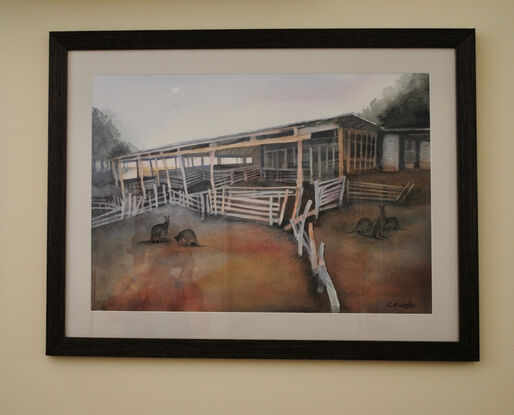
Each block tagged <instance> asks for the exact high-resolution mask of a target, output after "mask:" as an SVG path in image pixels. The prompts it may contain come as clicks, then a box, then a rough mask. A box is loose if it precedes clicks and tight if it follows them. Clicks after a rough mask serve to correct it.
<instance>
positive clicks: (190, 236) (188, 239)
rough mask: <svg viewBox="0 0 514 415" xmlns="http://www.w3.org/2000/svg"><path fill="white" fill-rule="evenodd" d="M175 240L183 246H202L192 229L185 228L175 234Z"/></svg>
mask: <svg viewBox="0 0 514 415" xmlns="http://www.w3.org/2000/svg"><path fill="white" fill-rule="evenodd" d="M175 240H176V241H177V242H178V243H179V244H180V245H182V246H200V245H198V240H197V239H196V235H195V233H194V231H193V230H192V229H184V230H183V231H180V232H179V233H178V234H176V235H175Z"/></svg>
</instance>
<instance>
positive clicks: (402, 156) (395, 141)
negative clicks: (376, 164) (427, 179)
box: [380, 128, 430, 171]
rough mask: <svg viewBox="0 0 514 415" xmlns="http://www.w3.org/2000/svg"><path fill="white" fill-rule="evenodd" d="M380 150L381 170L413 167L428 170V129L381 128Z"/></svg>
mask: <svg viewBox="0 0 514 415" xmlns="http://www.w3.org/2000/svg"><path fill="white" fill-rule="evenodd" d="M381 150H382V151H381V157H380V165H381V169H382V171H398V170H400V169H413V168H419V169H423V170H429V169H430V129H429V128H397V129H383V130H382V146H381Z"/></svg>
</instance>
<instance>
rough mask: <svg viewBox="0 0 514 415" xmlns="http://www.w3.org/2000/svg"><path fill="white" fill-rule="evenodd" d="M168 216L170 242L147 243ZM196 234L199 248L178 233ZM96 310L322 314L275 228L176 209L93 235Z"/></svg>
mask: <svg viewBox="0 0 514 415" xmlns="http://www.w3.org/2000/svg"><path fill="white" fill-rule="evenodd" d="M166 214H169V216H170V225H169V238H170V241H168V242H162V243H151V242H148V240H149V239H150V230H151V227H152V226H153V225H154V224H156V223H160V222H163V215H166ZM184 229H193V230H194V232H195V233H196V236H197V238H198V242H199V244H200V245H201V246H199V247H183V246H180V245H179V244H178V243H177V242H176V241H175V240H174V239H173V236H174V235H176V234H177V233H178V232H180V231H181V230H184ZM92 245H93V246H92V248H93V249H92V271H93V290H92V296H93V298H92V307H93V309H100V310H159V311H166V310H169V311H171V310H183V311H185V310H188V311H241V312H250V311H260V312H280V311H287V312H319V311H323V310H324V309H325V308H326V307H327V305H326V304H325V303H324V301H323V298H320V297H319V296H317V295H316V294H315V288H314V286H313V285H314V282H313V278H312V276H311V274H310V271H309V269H308V267H307V266H306V262H305V261H302V260H299V259H298V258H297V257H296V247H295V245H294V242H293V240H292V237H291V236H290V235H289V234H288V233H286V232H284V231H282V230H281V229H279V228H277V227H271V226H268V225H260V224H257V223H251V222H243V221H236V220H230V219H226V218H221V217H209V218H206V219H205V220H203V221H202V220H201V219H200V217H199V216H198V215H197V214H196V213H194V212H191V211H188V210H186V209H184V208H181V207H178V206H171V207H165V208H160V209H155V210H153V211H152V212H151V213H148V214H145V215H141V216H136V217H133V218H130V219H128V220H125V221H121V222H117V223H113V224H111V225H107V226H103V227H100V228H96V229H94V230H93V232H92Z"/></svg>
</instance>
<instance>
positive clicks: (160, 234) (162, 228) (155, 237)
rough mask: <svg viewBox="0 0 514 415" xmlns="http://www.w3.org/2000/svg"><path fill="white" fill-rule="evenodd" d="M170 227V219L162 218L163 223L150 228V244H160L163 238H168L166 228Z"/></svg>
mask: <svg viewBox="0 0 514 415" xmlns="http://www.w3.org/2000/svg"><path fill="white" fill-rule="evenodd" d="M169 225H170V217H169V216H164V222H163V223H158V224H157V225H154V226H152V232H151V237H150V240H151V241H152V242H162V241H164V240H165V239H164V238H165V237H166V238H167V237H168V227H169Z"/></svg>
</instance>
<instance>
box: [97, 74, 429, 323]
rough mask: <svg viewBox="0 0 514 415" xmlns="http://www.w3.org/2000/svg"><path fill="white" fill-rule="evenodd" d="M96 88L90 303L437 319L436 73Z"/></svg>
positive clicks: (105, 82) (142, 81)
mask: <svg viewBox="0 0 514 415" xmlns="http://www.w3.org/2000/svg"><path fill="white" fill-rule="evenodd" d="M92 89H93V92H92V97H93V99H92V108H91V114H92V160H91V169H92V176H91V179H92V182H91V184H92V195H91V201H92V202H91V203H92V205H91V209H92V210H91V212H92V213H91V310H94V311H161V312H164V311H173V312H182V311H188V312H248V313H252V312H261V313H279V312H285V313H334V312H336V313H392V314H399V313H408V314H431V313H432V307H433V306H432V304H433V299H432V284H433V281H432V265H431V264H432V254H431V246H432V233H431V211H432V210H431V156H430V154H431V150H430V148H431V146H430V138H431V134H430V99H429V96H430V93H429V92H430V85H429V75H428V74H427V73H376V74H367V73H360V74H183V75H180V74H168V75H143V74H142V75H95V76H94V77H93V79H92Z"/></svg>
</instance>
